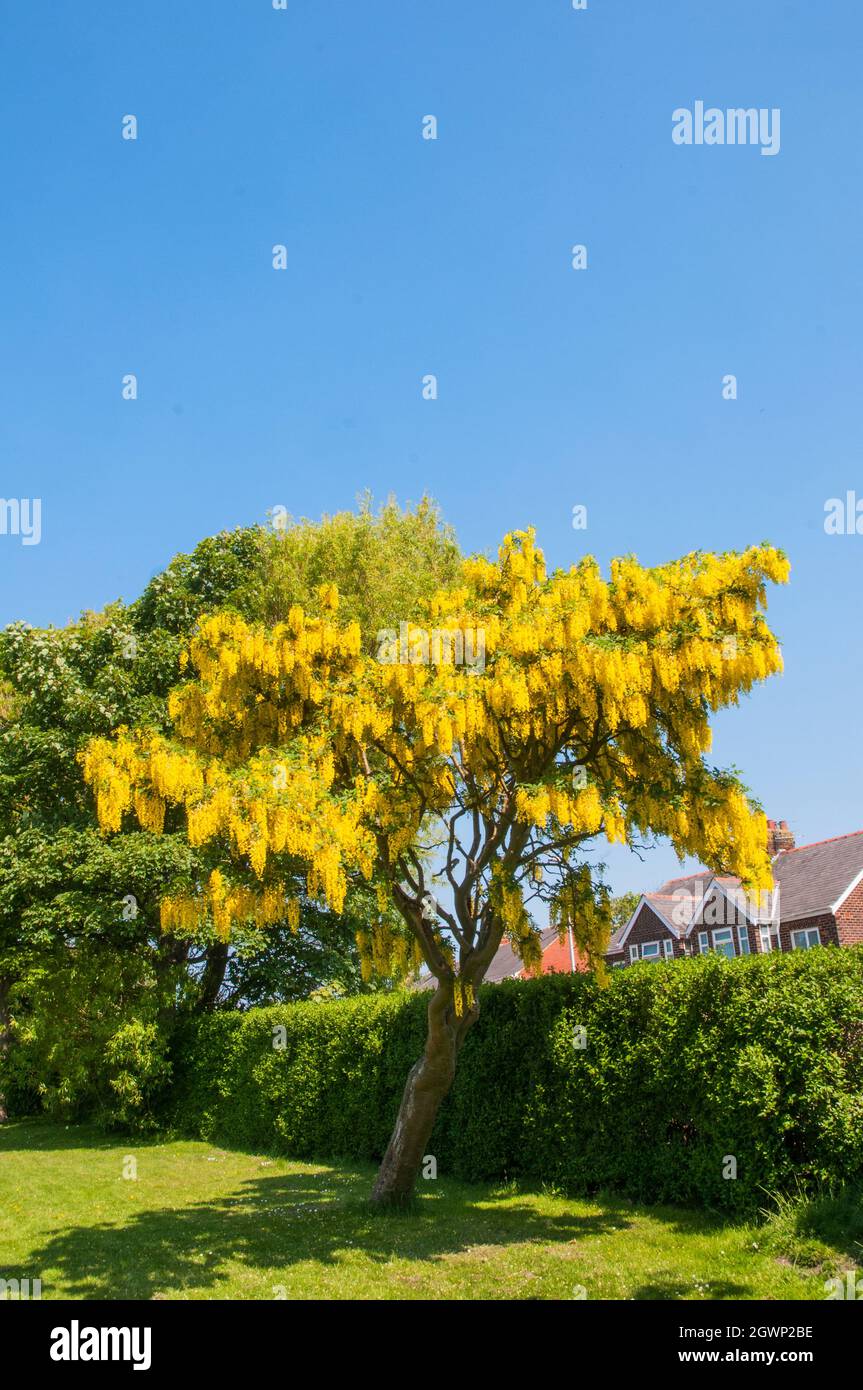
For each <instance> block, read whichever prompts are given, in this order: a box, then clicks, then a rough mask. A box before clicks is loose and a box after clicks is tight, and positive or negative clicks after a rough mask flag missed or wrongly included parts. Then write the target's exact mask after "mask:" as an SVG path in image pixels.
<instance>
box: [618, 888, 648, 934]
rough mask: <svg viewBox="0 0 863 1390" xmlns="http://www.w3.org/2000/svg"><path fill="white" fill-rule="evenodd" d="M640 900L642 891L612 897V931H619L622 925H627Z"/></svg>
mask: <svg viewBox="0 0 863 1390" xmlns="http://www.w3.org/2000/svg"><path fill="white" fill-rule="evenodd" d="M640 902H641V894H640V893H621V894H620V896H619V897H617V898H612V899H611V903H610V906H611V928H612V931H618V930H619V929H620V928H621V927H625V926H626V924H627V922H628V921H629V919H630V917H631V916H632V914H633V912H634V911H635V909H636V908H637V907H638V904H639V903H640Z"/></svg>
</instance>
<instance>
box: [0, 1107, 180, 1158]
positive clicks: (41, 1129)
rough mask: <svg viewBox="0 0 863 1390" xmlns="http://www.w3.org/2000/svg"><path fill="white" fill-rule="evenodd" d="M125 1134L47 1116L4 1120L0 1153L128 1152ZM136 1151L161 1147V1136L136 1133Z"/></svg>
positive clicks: (1, 1125)
mask: <svg viewBox="0 0 863 1390" xmlns="http://www.w3.org/2000/svg"><path fill="white" fill-rule="evenodd" d="M130 1142H132V1141H130V1137H129V1135H128V1134H122V1133H120V1132H117V1133H112V1131H111V1130H105V1129H100V1128H99V1126H98V1125H94V1124H86V1123H82V1124H77V1123H72V1122H70V1123H69V1124H63V1122H62V1121H57V1120H52V1119H51V1118H50V1117H49V1116H42V1115H40V1116H37V1117H35V1118H25V1119H20V1120H7V1121H6V1122H5V1123H4V1124H0V1154H4V1153H51V1152H53V1151H54V1150H71V1149H119V1148H122V1149H124V1150H125V1149H128V1147H129V1144H130ZM133 1142H134V1144H135V1147H136V1148H142V1147H147V1148H152V1147H154V1146H156V1145H159V1144H164V1142H165V1136H164V1134H157V1133H154V1134H136V1135H135V1136H134V1141H133Z"/></svg>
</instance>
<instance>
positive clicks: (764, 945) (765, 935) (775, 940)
mask: <svg viewBox="0 0 863 1390" xmlns="http://www.w3.org/2000/svg"><path fill="white" fill-rule="evenodd" d="M758 936H759V939H760V941H761V949H762V951H763V952H764V953H765V955H766V954H767V952H768V951H778V950H779V928H778V927H759V928H758Z"/></svg>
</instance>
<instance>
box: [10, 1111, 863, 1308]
mask: <svg viewBox="0 0 863 1390" xmlns="http://www.w3.org/2000/svg"><path fill="white" fill-rule="evenodd" d="M128 1156H131V1157H133V1158H134V1159H135V1160H136V1163H137V1177H136V1178H135V1179H134V1180H132V1179H129V1178H125V1177H124V1176H123V1170H124V1163H125V1162H126V1160H127V1158H128ZM373 1171H374V1170H373V1168H372V1167H371V1166H365V1165H361V1164H353V1163H294V1162H291V1161H288V1160H285V1159H278V1158H271V1157H268V1156H266V1155H255V1154H249V1153H243V1152H236V1151H226V1150H224V1149H220V1148H217V1147H215V1146H213V1145H211V1144H204V1143H197V1142H191V1141H172V1142H167V1143H166V1142H163V1141H141V1140H131V1139H129V1138H116V1137H114V1136H106V1135H104V1134H103V1133H101V1132H99V1131H97V1130H94V1129H91V1128H90V1127H87V1126H72V1127H63V1126H57V1125H51V1124H49V1123H47V1122H45V1121H43V1120H27V1121H18V1122H15V1123H11V1124H9V1125H5V1126H3V1127H2V1128H0V1276H4V1277H6V1278H11V1277H17V1278H21V1279H23V1278H27V1277H29V1278H31V1279H33V1278H38V1277H41V1279H42V1297H43V1298H47V1299H57V1298H73V1299H88V1298H109V1299H113V1298H132V1299H150V1298H167V1299H178V1298H179V1299H201V1298H204V1299H206V1298H216V1299H219V1298H243V1299H273V1298H280V1297H281V1298H293V1299H296V1298H301V1299H302V1298H306V1299H308V1298H360V1299H369V1298H398V1299H402V1298H409V1299H410V1298H436V1299H441V1298H444V1299H447V1298H508V1299H509V1298H518V1299H524V1298H527V1299H530V1298H564V1299H572V1298H573V1297H576V1296H578V1287H579V1286H582V1287H583V1288H584V1289H585V1290H586V1292H587V1297H588V1298H614V1299H630V1298H647V1299H649V1298H662V1299H723V1298H793V1299H806V1298H815V1299H821V1298H823V1297H824V1278H825V1269H826V1268H827V1265H824V1267H822V1268H820V1269H818V1270H816V1269H811V1268H810V1269H806V1268H799V1267H798V1266H797V1265H795V1264H794V1263H792V1262H791V1260H789V1259H788V1257H787V1254H783V1253H782V1252H781V1249H780V1247H779V1246H777V1243H776V1241H775V1240H771V1238H770V1228H769V1227H766V1228H765V1227H755V1226H743V1225H737V1226H729V1225H727V1224H725V1223H724V1222H723V1221H722V1220H720V1219H718V1218H713V1217H711V1216H709V1215H706V1214H705V1213H702V1212H689V1211H681V1210H675V1209H672V1208H663V1207H650V1208H647V1207H637V1206H634V1205H632V1204H630V1203H628V1202H624V1201H618V1200H615V1199H609V1198H604V1199H597V1200H572V1199H569V1198H565V1197H561V1196H556V1195H552V1194H545V1193H527V1192H518V1191H515V1190H513V1189H509V1188H498V1189H493V1188H483V1187H470V1186H466V1185H464V1184H461V1183H457V1182H454V1181H451V1180H450V1179H448V1178H446V1177H441V1178H439V1179H438V1180H437V1181H434V1182H431V1181H428V1182H425V1183H423V1184H422V1188H423V1191H422V1195H421V1196H420V1198H419V1200H418V1202H417V1204H416V1208H415V1210H413V1211H412V1212H410V1213H409V1214H405V1215H381V1214H379V1213H376V1212H373V1211H372V1210H371V1209H370V1208H369V1206H368V1205H367V1197H368V1193H369V1190H370V1186H371V1180H372V1177H373ZM818 1254H819V1256H820V1259H821V1261H822V1262H823V1261H824V1260H825V1259H826V1260H827V1263H828V1264H829V1257H830V1256H831V1255H832V1256H835V1258H836V1262H837V1264H838V1266H839V1267H843V1268H844V1267H849V1266H850V1265H851V1264H852V1263H853V1260H851V1259H849V1258H847V1252H845V1251H843V1250H842V1249H841V1248H839V1247H836V1248H835V1249H833V1248H832V1247H829V1246H824V1245H823V1243H822V1244H821V1245H820V1246H819V1247H818ZM581 1296H582V1297H583V1296H584V1295H583V1294H582V1295H581Z"/></svg>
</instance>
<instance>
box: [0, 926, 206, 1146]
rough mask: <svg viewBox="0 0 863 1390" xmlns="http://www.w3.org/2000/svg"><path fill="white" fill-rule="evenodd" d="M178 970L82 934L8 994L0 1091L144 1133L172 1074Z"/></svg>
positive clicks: (48, 955)
mask: <svg viewBox="0 0 863 1390" xmlns="http://www.w3.org/2000/svg"><path fill="white" fill-rule="evenodd" d="M188 988H189V984H188V977H187V976H186V975H185V974H184V972H182V971H181V970H180V968H179V967H178V966H176V965H175V966H173V967H170V968H166V969H162V970H161V971H160V970H159V969H158V968H157V966H156V963H155V961H154V958H153V957H148V956H145V955H143V954H140V953H137V954H135V953H132V952H128V953H123V952H120V951H118V950H115V949H110V948H108V947H105V946H102V945H99V944H98V943H96V942H95V941H93V940H91V939H87V938H85V939H84V941H83V942H82V943H80V944H78V945H75V946H72V947H67V948H64V949H63V951H62V954H61V948H59V947H55V949H54V950H53V952H44V953H42V954H41V955H40V956H39V957H38V961H37V963H34V964H32V965H31V966H30V967H29V968H28V969H26V970H25V971H24V972H23V973H22V976H21V978H20V979H19V981H18V982H17V983H16V984H15V985H14V987H13V988H12V990H11V994H10V1003H11V1012H12V1027H11V1035H12V1043H13V1045H12V1046H11V1047H10V1048H9V1049H8V1051H7V1052H6V1054H5V1058H4V1066H3V1068H2V1074H0V1090H2V1089H4V1088H5V1089H6V1090H7V1092H8V1095H9V1098H10V1109H12V1110H13V1112H14V1110H15V1107H16V1098H17V1097H22V1096H23V1097H26V1096H32V1097H35V1098H38V1102H39V1106H40V1108H41V1109H43V1110H44V1111H45V1112H46V1113H47V1114H49V1115H52V1116H54V1117H55V1118H57V1119H63V1120H71V1119H76V1118H77V1117H78V1116H80V1115H82V1114H86V1115H92V1116H94V1117H95V1118H97V1119H98V1120H99V1121H100V1122H101V1123H102V1124H105V1125H108V1126H114V1125H122V1126H124V1127H126V1128H131V1129H147V1128H151V1127H152V1123H153V1116H152V1104H153V1100H154V1098H155V1096H156V1094H157V1092H158V1090H159V1088H160V1087H161V1086H162V1085H163V1084H164V1083H166V1082H167V1080H168V1079H169V1077H170V1063H169V1060H168V1056H167V1045H168V1031H167V1029H166V1027H165V1014H166V1012H168V1011H169V1010H170V1007H171V1005H172V1003H173V1001H174V1000H176V999H177V998H181V997H182V993H183V990H184V989H186V990H188Z"/></svg>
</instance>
